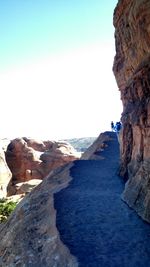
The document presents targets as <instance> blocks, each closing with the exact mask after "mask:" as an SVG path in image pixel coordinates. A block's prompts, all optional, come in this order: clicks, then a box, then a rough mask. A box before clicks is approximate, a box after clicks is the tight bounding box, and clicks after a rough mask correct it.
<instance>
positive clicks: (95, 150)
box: [81, 132, 110, 160]
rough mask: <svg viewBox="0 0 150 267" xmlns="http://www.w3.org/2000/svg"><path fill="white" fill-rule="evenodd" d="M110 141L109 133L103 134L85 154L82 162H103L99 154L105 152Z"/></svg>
mask: <svg viewBox="0 0 150 267" xmlns="http://www.w3.org/2000/svg"><path fill="white" fill-rule="evenodd" d="M108 140H110V137H109V134H107V132H105V133H101V134H100V135H99V136H98V137H97V139H96V140H95V141H94V142H93V144H92V145H91V146H90V147H89V148H88V149H87V150H86V151H85V152H84V153H83V155H82V157H81V159H82V160H89V159H90V160H101V159H103V157H102V156H100V155H99V152H100V151H102V150H104V148H105V147H106V146H107V144H106V141H108Z"/></svg>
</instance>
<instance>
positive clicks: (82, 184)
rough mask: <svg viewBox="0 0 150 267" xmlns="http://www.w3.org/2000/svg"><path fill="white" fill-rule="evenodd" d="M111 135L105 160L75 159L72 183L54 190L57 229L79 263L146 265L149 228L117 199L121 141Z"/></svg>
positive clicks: (149, 254) (82, 265)
mask: <svg viewBox="0 0 150 267" xmlns="http://www.w3.org/2000/svg"><path fill="white" fill-rule="evenodd" d="M109 135H110V136H111V138H112V140H110V141H108V142H107V144H108V147H106V149H105V150H104V151H102V152H100V154H101V155H102V156H103V157H105V159H104V160H99V161H97V160H79V161H76V162H75V164H74V166H73V167H72V169H71V176H72V177H73V180H72V181H71V182H70V185H69V186H68V187H67V188H65V189H63V190H62V191H60V192H58V193H57V194H55V208H56V210H57V228H58V230H59V232H60V237H61V240H62V241H63V243H65V244H66V245H67V246H68V248H69V249H70V251H71V253H72V254H73V255H75V256H76V257H77V259H78V261H79V266H80V267H149V266H150V226H149V225H148V224H147V223H145V222H143V221H142V220H141V219H140V218H139V217H138V216H137V215H136V213H135V212H134V211H133V210H131V209H130V208H129V207H128V206H127V205H126V204H125V203H124V202H123V201H122V200H121V193H122V191H123V188H124V184H123V182H122V180H121V179H120V178H119V177H118V176H117V174H116V170H117V168H118V163H119V145H118V141H117V137H116V135H115V133H109Z"/></svg>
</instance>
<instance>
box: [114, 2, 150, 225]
mask: <svg viewBox="0 0 150 267" xmlns="http://www.w3.org/2000/svg"><path fill="white" fill-rule="evenodd" d="M114 26H115V38H116V56H115V60H114V67H113V70H114V74H115V77H116V80H117V83H118V87H119V89H120V92H121V99H122V102H123V114H122V123H123V130H122V133H121V136H122V140H121V144H122V145H121V160H122V164H121V168H120V174H121V175H122V176H125V177H127V178H128V181H127V183H126V186H125V191H124V193H123V199H124V200H125V201H126V202H127V203H128V204H129V206H130V207H132V208H134V209H135V210H136V211H137V212H138V214H139V215H140V216H142V218H143V219H145V220H146V221H148V222H150V1H149V0H139V1H138V0H120V1H119V3H118V5H117V7H116V9H115V12H114Z"/></svg>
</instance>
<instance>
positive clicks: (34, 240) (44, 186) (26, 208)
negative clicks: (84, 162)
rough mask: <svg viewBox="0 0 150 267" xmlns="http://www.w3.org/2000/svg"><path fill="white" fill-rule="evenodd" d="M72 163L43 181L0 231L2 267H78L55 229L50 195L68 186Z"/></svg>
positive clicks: (54, 213)
mask: <svg viewBox="0 0 150 267" xmlns="http://www.w3.org/2000/svg"><path fill="white" fill-rule="evenodd" d="M72 164H73V163H70V164H68V165H66V166H65V167H60V168H58V169H57V170H55V171H52V172H51V174H50V175H49V176H48V177H46V178H45V179H44V180H43V182H42V183H41V184H40V185H39V186H37V187H36V188H34V189H33V190H32V192H31V193H30V194H28V195H27V196H26V197H25V198H24V199H23V200H22V201H21V202H20V203H19V204H18V205H17V208H16V210H15V211H14V212H13V213H12V215H11V216H10V218H9V220H8V221H7V222H6V223H5V224H4V225H3V226H2V227H1V229H0V240H1V245H0V266H2V267H6V266H7V267H16V266H22V267H23V266H24V267H30V266H31V267H54V266H55V267H77V266H78V263H77V261H76V259H75V258H74V257H73V256H71V254H70V252H69V250H68V249H67V247H66V246H65V245H63V244H62V242H61V241H60V238H59V234H58V231H57V229H56V212H55V210H54V204H53V194H54V193H55V192H57V191H59V190H60V189H62V188H64V187H66V186H67V184H68V182H69V181H70V179H71V178H70V175H69V170H70V168H71V167H72Z"/></svg>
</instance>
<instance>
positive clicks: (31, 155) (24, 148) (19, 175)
mask: <svg viewBox="0 0 150 267" xmlns="http://www.w3.org/2000/svg"><path fill="white" fill-rule="evenodd" d="M79 157H80V153H77V152H76V151H75V150H74V149H73V147H72V146H71V145H69V144H68V143H65V142H56V141H37V140H33V139H29V138H16V139H14V140H12V141H11V142H10V144H9V145H8V148H7V151H6V160H7V164H8V166H9V168H10V170H11V172H12V180H11V182H10V184H9V187H8V195H12V194H16V193H17V194H18V193H21V189H20V186H21V187H22V185H23V183H24V182H27V181H29V180H31V179H33V180H37V183H38V180H39V181H41V180H42V179H43V178H44V177H46V176H47V175H48V173H49V172H50V171H52V170H54V169H56V168H58V167H60V166H63V165H65V164H66V163H68V162H71V161H73V160H76V159H78V158H79ZM26 184H27V183H26ZM19 185H20V186H19ZM22 188H23V187H22ZM26 188H27V186H26ZM30 188H31V186H30ZM24 189H25V186H24ZM22 193H23V192H22Z"/></svg>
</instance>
